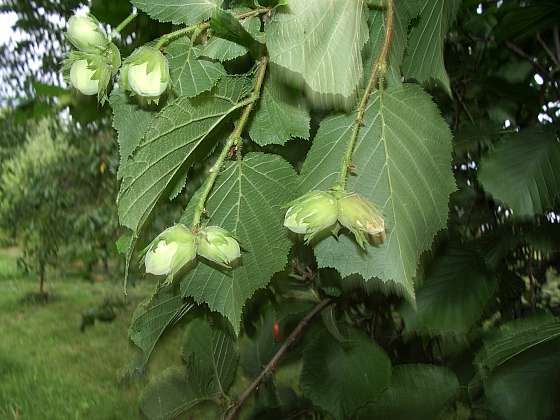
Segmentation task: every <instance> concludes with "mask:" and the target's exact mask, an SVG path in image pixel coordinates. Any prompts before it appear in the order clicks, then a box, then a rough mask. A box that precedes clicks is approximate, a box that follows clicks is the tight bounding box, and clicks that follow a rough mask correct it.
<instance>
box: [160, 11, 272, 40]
mask: <svg viewBox="0 0 560 420" xmlns="http://www.w3.org/2000/svg"><path fill="white" fill-rule="evenodd" d="M271 10H272V9H271V8H270V7H259V8H257V9H255V10H251V11H250V12H246V13H241V14H239V15H235V17H236V18H237V19H239V20H243V19H247V18H250V17H253V16H260V15H264V14H266V13H269V12H270V11H271ZM209 27H210V21H208V22H203V23H199V24H197V25H192V26H187V27H185V28H182V29H179V30H177V31H174V32H170V33H168V34H165V35H163V36H162V37H161V38H160V39H159V41H158V42H157V43H156V48H162V47H165V46H166V45H167V44H169V43H170V42H171V41H173V40H175V39H177V38H180V37H182V36H183V35H187V34H190V33H191V32H194V31H196V30H198V31H200V32H202V31H205V30H206V29H208V28H209Z"/></svg>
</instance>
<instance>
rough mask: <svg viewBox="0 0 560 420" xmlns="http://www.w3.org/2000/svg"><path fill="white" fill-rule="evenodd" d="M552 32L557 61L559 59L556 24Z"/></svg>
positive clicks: (559, 49)
mask: <svg viewBox="0 0 560 420" xmlns="http://www.w3.org/2000/svg"><path fill="white" fill-rule="evenodd" d="M552 33H553V35H554V46H555V47H556V56H557V57H558V61H560V35H559V34H558V25H556V26H555V27H554V30H553V32H552Z"/></svg>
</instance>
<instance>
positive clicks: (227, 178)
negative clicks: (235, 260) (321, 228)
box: [181, 153, 297, 333]
mask: <svg viewBox="0 0 560 420" xmlns="http://www.w3.org/2000/svg"><path fill="white" fill-rule="evenodd" d="M296 179H297V176H296V174H295V172H294V170H293V169H292V167H291V166H290V165H289V164H288V163H287V162H286V161H284V160H283V159H281V158H280V157H279V156H275V155H267V154H263V153H251V154H248V155H247V156H245V157H244V158H243V160H242V161H237V162H230V163H228V164H227V165H226V167H225V169H224V170H223V171H222V173H221V174H220V175H219V176H218V178H217V180H216V184H215V186H214V189H213V192H212V194H211V195H210V197H209V198H208V201H207V205H206V210H207V212H208V218H209V222H208V223H209V224H211V225H217V226H221V227H222V228H224V229H227V230H229V231H230V232H231V233H233V235H234V236H236V237H237V238H238V239H239V242H240V244H241V246H242V248H243V252H242V256H241V260H240V264H239V265H238V266H236V267H234V268H232V269H231V270H227V269H223V270H220V269H218V268H217V267H211V266H209V265H208V264H206V263H204V262H199V263H198V264H197V265H196V266H195V267H194V268H193V269H192V270H191V271H190V272H189V273H187V274H186V275H185V276H184V277H183V278H182V279H181V291H182V293H183V295H184V296H192V297H193V298H194V299H195V300H196V301H198V302H204V303H207V304H208V306H209V307H210V309H211V310H213V311H218V312H219V313H221V314H222V315H223V316H224V317H226V318H227V319H228V320H229V321H230V322H231V324H232V326H233V328H234V330H235V332H236V333H239V329H240V323H241V314H242V311H243V307H244V305H245V302H246V301H247V300H248V299H249V298H250V297H251V296H252V295H253V293H254V292H255V290H257V289H260V288H263V287H265V286H266V285H267V284H268V282H269V281H270V279H271V277H272V275H273V274H274V273H276V272H278V271H280V270H282V269H283V268H284V266H285V265H286V263H287V255H288V252H289V250H290V247H291V242H290V241H289V239H288V237H287V233H286V230H285V229H284V227H283V226H282V224H283V217H284V210H283V208H282V207H283V206H285V205H286V203H289V202H290V201H291V200H292V199H293V198H294V193H295V190H296ZM195 202H196V196H195V197H194V198H193V199H192V200H191V202H190V204H189V206H188V207H187V210H186V213H185V216H184V217H183V222H185V223H187V224H189V223H190V221H191V220H190V218H191V216H192V213H193V209H194V203H195Z"/></svg>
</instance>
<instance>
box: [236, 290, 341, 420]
mask: <svg viewBox="0 0 560 420" xmlns="http://www.w3.org/2000/svg"><path fill="white" fill-rule="evenodd" d="M332 302H333V301H332V300H331V299H325V300H323V301H321V302H319V303H318V304H317V305H316V306H315V307H314V308H313V309H312V310H311V312H309V313H308V314H307V315H306V316H305V318H303V319H302V320H301V321H300V322H299V324H298V325H297V326H296V328H295V329H294V330H293V331H292V333H291V334H290V335H289V336H288V338H286V341H285V342H284V344H282V347H280V348H279V349H278V351H277V352H276V354H275V355H274V357H273V358H272V359H270V362H268V364H267V365H266V366H265V367H264V369H263V370H262V371H261V373H260V374H259V376H257V378H256V379H255V380H254V381H253V382H252V383H251V385H249V386H248V387H247V389H246V390H245V391H244V392H243V394H241V397H239V400H238V401H237V403H236V404H235V405H234V406H233V407H232V408H231V411H230V413H229V414H228V415H227V417H226V420H235V419H236V418H237V416H239V412H240V411H241V408H242V407H243V404H244V403H245V401H246V400H247V398H249V397H250V396H251V394H252V393H253V391H254V390H255V389H257V387H258V386H259V384H260V383H261V382H262V381H263V379H264V378H265V377H266V376H267V375H268V374H270V373H271V372H272V371H273V370H274V369H275V368H276V365H277V364H278V362H279V361H280V359H282V357H284V355H285V354H286V353H287V351H288V349H289V348H290V346H291V345H292V344H293V343H294V342H296V341H297V340H298V339H299V338H300V337H301V335H302V334H303V331H304V330H305V328H306V327H307V325H308V324H309V322H311V320H312V319H313V317H315V315H317V314H319V313H320V312H321V311H322V310H323V309H325V308H326V307H327V306H329V305H330V304H331V303H332Z"/></svg>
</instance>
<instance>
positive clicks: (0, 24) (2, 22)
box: [0, 13, 17, 45]
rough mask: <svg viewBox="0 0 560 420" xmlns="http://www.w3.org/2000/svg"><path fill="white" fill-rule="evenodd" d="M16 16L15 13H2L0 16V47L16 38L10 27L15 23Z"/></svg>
mask: <svg viewBox="0 0 560 420" xmlns="http://www.w3.org/2000/svg"><path fill="white" fill-rule="evenodd" d="M16 19H17V16H16V14H15V13H2V14H0V28H2V30H1V31H0V45H3V44H5V43H6V42H8V41H9V40H10V38H11V37H13V36H16V34H15V32H14V31H13V30H12V27H13V26H14V24H15V23H16Z"/></svg>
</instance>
